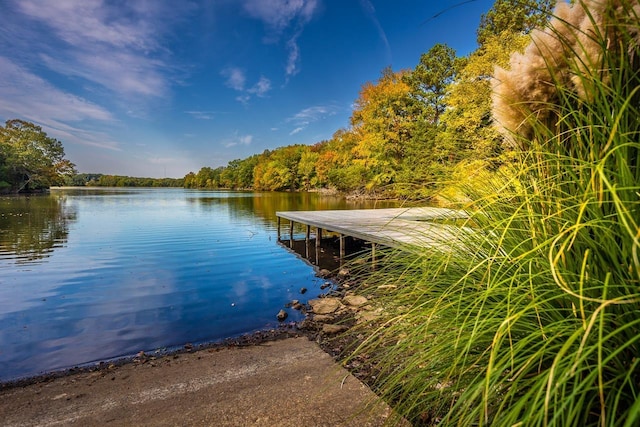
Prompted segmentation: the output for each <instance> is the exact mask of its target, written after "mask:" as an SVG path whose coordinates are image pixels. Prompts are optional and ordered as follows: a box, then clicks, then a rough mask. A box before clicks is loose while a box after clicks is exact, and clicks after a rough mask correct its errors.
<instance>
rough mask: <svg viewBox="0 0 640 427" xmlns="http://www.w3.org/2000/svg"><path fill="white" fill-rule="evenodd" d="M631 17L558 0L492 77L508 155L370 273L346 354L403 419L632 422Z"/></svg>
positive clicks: (639, 213)
mask: <svg viewBox="0 0 640 427" xmlns="http://www.w3.org/2000/svg"><path fill="white" fill-rule="evenodd" d="M639 14H640V6H639V5H638V3H637V2H636V1H627V0H609V1H577V2H576V3H575V5H573V6H569V5H567V4H561V5H560V6H559V7H558V9H556V12H555V15H556V16H555V17H554V18H553V19H551V21H550V23H549V26H548V28H547V29H546V30H544V31H540V32H537V33H534V34H533V35H532V43H531V45H530V46H529V48H527V50H526V51H525V52H524V53H523V54H522V55H516V56H515V57H514V58H513V59H512V63H511V68H510V70H509V71H505V70H498V71H497V72H496V79H495V80H496V85H495V100H494V116H495V119H496V121H497V122H498V123H499V124H501V125H503V126H504V127H505V129H506V131H505V135H506V136H505V138H506V141H507V143H508V144H510V146H511V147H512V148H513V149H514V150H516V152H517V155H518V161H517V162H516V164H515V165H514V166H513V170H511V171H509V173H507V174H505V178H496V179H493V180H489V179H484V180H483V181H482V182H478V183H476V184H475V185H474V187H473V188H470V189H469V188H467V189H465V193H466V194H467V195H468V198H469V200H472V202H471V203H470V204H469V205H468V206H466V207H465V209H466V210H467V211H468V212H470V213H471V217H470V219H469V221H470V223H472V224H473V227H469V228H461V229H460V231H459V232H458V233H457V234H456V236H455V238H454V240H451V237H448V239H449V240H447V242H446V243H447V246H448V247H451V248H454V250H441V249H437V248H436V249H425V250H423V251H421V253H420V254H419V255H416V254H415V252H411V251H397V252H394V253H393V256H392V257H387V258H386V259H387V262H386V263H385V265H384V266H383V267H382V268H381V269H380V270H379V271H378V272H376V273H375V277H374V278H373V279H372V278H369V279H368V283H374V284H375V285H376V286H372V285H370V286H369V287H368V288H367V289H366V292H368V293H372V292H375V289H379V295H378V296H377V297H378V301H379V302H380V304H381V305H382V306H384V307H385V312H384V313H385V314H384V315H383V317H381V318H378V319H376V320H374V321H372V322H370V323H366V324H365V328H369V333H368V335H367V338H366V339H365V340H364V341H363V342H362V343H361V345H360V346H359V348H358V349H356V351H355V354H356V355H359V354H367V355H368V356H369V357H371V358H372V359H370V360H372V364H373V365H374V366H375V369H376V372H377V373H378V375H376V379H375V382H374V386H375V387H376V388H377V390H378V391H379V392H380V393H381V394H382V395H384V396H385V397H386V398H387V399H388V400H389V401H390V402H392V403H393V405H394V407H395V408H396V410H397V411H398V413H399V414H400V415H403V416H404V417H406V418H407V419H409V420H410V421H411V422H412V423H413V424H415V425H431V424H438V425H460V426H471V425H492V426H503V425H505V426H506V425H508V426H513V425H522V426H525V425H526V426H597V425H600V426H633V425H640V165H639V164H638V157H639V154H640V66H639V65H640V50H639V44H640V37H639V34H640V18H639ZM507 177H508V178H507ZM389 260H392V261H389ZM371 328H373V332H370V330H371Z"/></svg>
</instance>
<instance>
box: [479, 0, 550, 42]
mask: <svg viewBox="0 0 640 427" xmlns="http://www.w3.org/2000/svg"><path fill="white" fill-rule="evenodd" d="M555 3H556V2H555V1H553V0H496V2H495V4H494V5H493V7H492V8H491V10H489V11H488V12H487V13H486V14H484V15H482V17H481V18H480V27H479V28H478V31H477V35H478V44H479V45H480V46H482V45H484V44H485V42H486V41H487V39H489V38H490V37H491V36H497V35H499V34H501V33H503V32H504V31H508V32H510V33H520V34H529V33H530V32H531V30H533V29H534V28H540V27H543V26H544V25H545V24H546V23H547V21H548V20H549V17H550V16H551V11H552V10H553V6H554V5H555Z"/></svg>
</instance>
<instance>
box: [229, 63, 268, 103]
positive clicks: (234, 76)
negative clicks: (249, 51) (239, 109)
mask: <svg viewBox="0 0 640 427" xmlns="http://www.w3.org/2000/svg"><path fill="white" fill-rule="evenodd" d="M220 74H221V75H222V76H223V77H225V78H226V79H227V80H226V82H225V84H226V85H227V86H228V87H230V88H231V89H234V90H237V91H238V92H242V94H241V95H238V96H237V97H236V101H238V102H240V103H242V104H245V105H246V104H248V103H249V101H250V100H251V96H252V95H255V96H258V97H260V98H263V97H265V96H266V95H267V93H268V92H269V91H270V90H271V80H269V79H268V78H266V77H264V76H260V79H258V81H257V82H256V84H254V85H253V86H251V87H250V88H248V89H246V88H245V85H246V82H247V77H246V74H245V72H244V70H242V69H241V68H238V67H227V68H225V69H224V70H222V71H221V72H220Z"/></svg>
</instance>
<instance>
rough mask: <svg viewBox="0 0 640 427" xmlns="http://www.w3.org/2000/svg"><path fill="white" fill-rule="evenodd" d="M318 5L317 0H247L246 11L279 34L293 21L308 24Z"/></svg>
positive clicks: (245, 3)
mask: <svg viewBox="0 0 640 427" xmlns="http://www.w3.org/2000/svg"><path fill="white" fill-rule="evenodd" d="M317 5H318V2H317V0H245V2H244V9H245V11H247V13H248V14H249V15H250V16H252V17H253V18H256V19H259V20H261V21H262V22H264V23H265V25H267V27H269V29H270V30H272V31H275V32H278V33H279V32H281V31H283V30H284V29H285V28H286V27H288V26H289V25H291V22H293V21H301V22H302V23H306V22H308V21H309V20H310V19H311V18H312V17H313V12H314V11H315V10H316V7H317Z"/></svg>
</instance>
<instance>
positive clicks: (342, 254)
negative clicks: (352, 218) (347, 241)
mask: <svg viewBox="0 0 640 427" xmlns="http://www.w3.org/2000/svg"><path fill="white" fill-rule="evenodd" d="M344 255H345V247H344V234H342V233H340V263H342V260H343V259H344Z"/></svg>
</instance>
